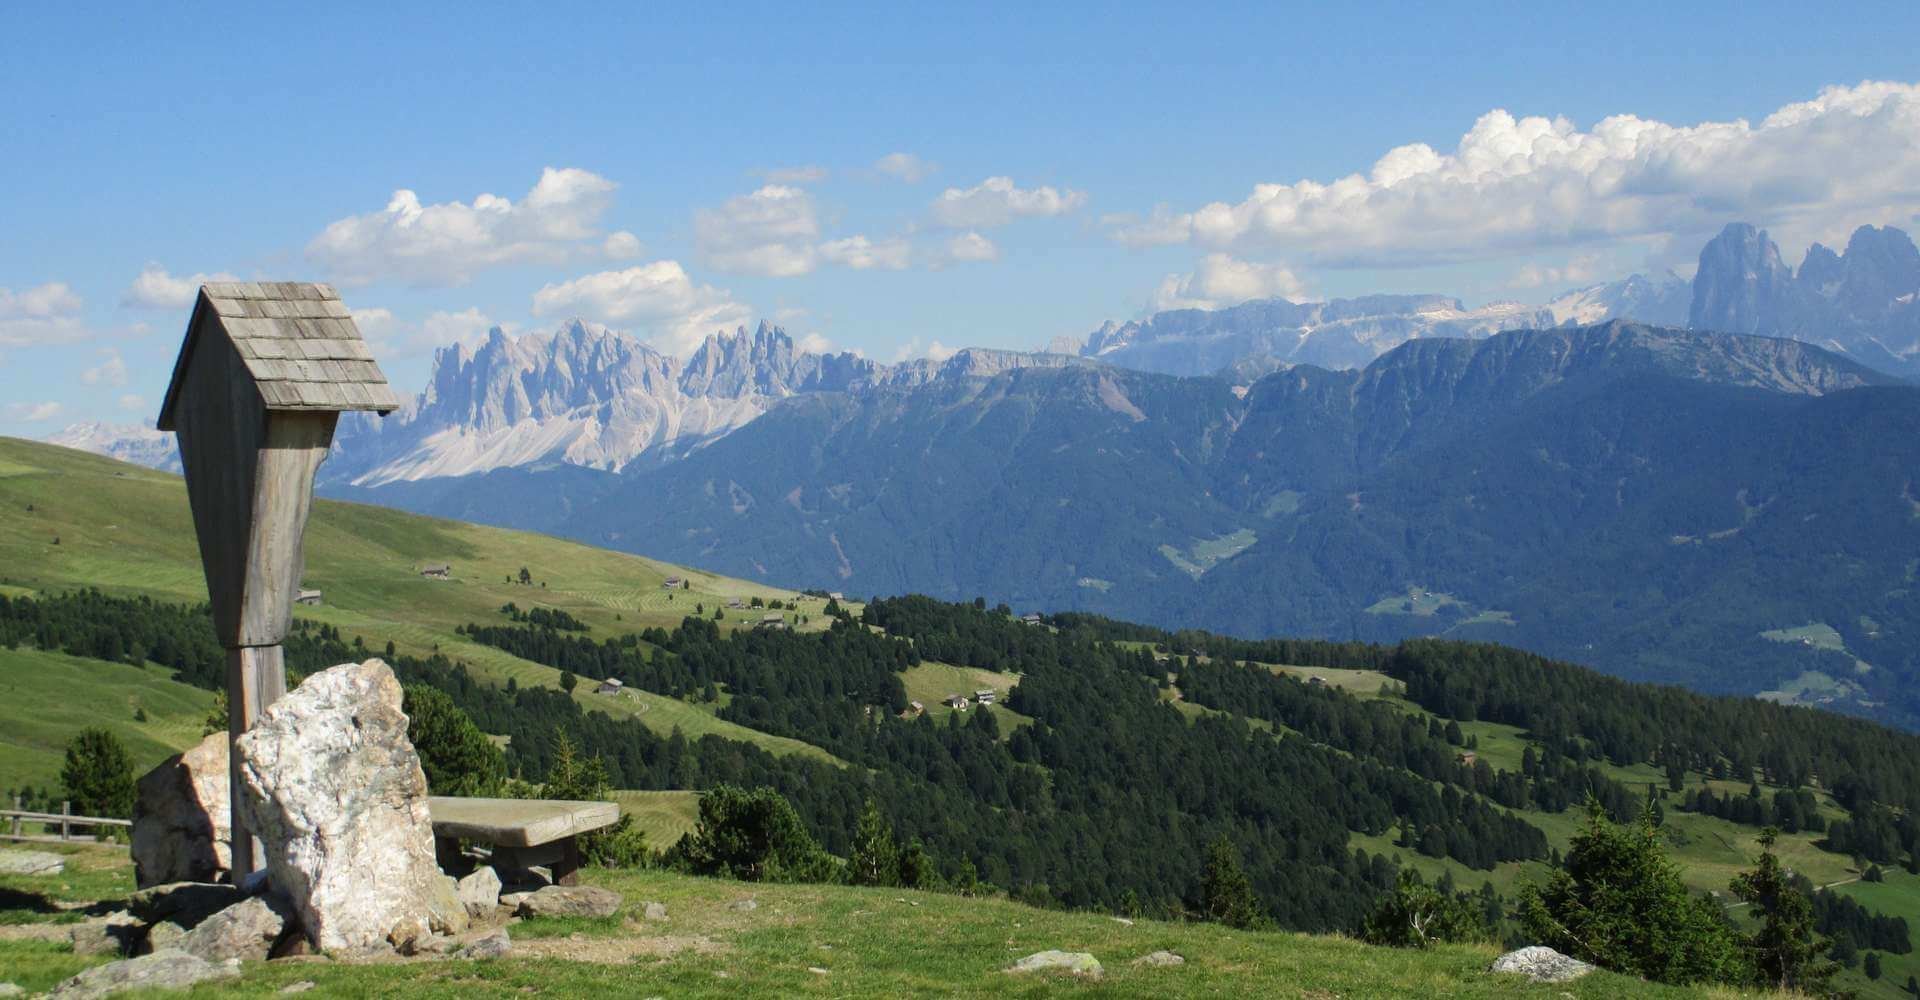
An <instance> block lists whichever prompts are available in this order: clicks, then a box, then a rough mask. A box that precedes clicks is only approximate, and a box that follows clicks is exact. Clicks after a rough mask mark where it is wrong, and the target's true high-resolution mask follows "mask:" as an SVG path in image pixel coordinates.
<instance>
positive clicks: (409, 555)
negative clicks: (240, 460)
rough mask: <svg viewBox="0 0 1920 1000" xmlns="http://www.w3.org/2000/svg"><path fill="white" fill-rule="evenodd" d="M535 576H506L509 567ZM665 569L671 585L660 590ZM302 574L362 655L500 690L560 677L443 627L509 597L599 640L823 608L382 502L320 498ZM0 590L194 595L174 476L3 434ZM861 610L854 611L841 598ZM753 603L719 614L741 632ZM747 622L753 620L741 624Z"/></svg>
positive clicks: (628, 705)
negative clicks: (547, 610)
mask: <svg viewBox="0 0 1920 1000" xmlns="http://www.w3.org/2000/svg"><path fill="white" fill-rule="evenodd" d="M430 563H446V564H449V565H451V566H452V568H453V573H452V579H451V580H445V581H436V580H428V579H424V578H422V577H421V576H420V574H419V570H420V567H422V566H425V565H427V564H430ZM522 567H524V568H526V569H527V570H528V572H529V574H530V576H531V577H532V579H533V581H534V582H533V583H532V584H530V585H522V584H519V583H517V582H510V580H513V579H517V577H518V575H519V572H520V570H521V568H522ZM670 577H677V578H679V579H680V580H681V581H683V583H684V584H685V587H684V588H668V587H666V586H665V582H666V580H667V579H668V578H670ZM302 583H303V584H304V586H306V587H309V588H314V589H318V590H320V591H321V593H322V602H323V603H322V604H321V605H319V606H317V607H301V608H299V609H298V614H299V617H301V618H308V619H312V620H314V621H316V622H322V623H325V624H329V625H334V626H337V627H338V628H339V629H340V630H341V631H342V632H343V633H345V634H347V635H350V636H351V635H358V636H362V637H364V638H365V639H366V642H367V645H368V647H369V648H372V649H381V648H384V646H385V644H386V643H387V642H392V643H393V644H394V646H395V648H396V649H397V650H399V651H401V652H406V653H413V654H416V655H427V654H429V653H432V652H435V651H439V652H444V653H446V654H447V655H448V656H450V657H453V658H455V659H458V660H463V661H465V662H466V663H467V664H469V665H470V666H471V667H472V668H473V669H474V671H475V672H476V673H477V674H478V675H479V676H481V677H484V678H487V679H490V680H493V681H495V682H497V683H504V682H505V681H506V680H507V679H508V678H513V679H514V680H515V681H516V682H518V683H519V684H522V685H544V686H558V684H559V677H560V674H559V671H557V670H554V669H552V668H550V667H545V666H542V665H540V664H537V663H532V662H529V661H527V660H523V659H520V658H518V657H515V656H512V655H510V654H507V653H504V652H501V651H500V650H497V649H493V648H491V647H488V646H482V645H479V644H476V643H471V642H468V641H466V640H465V639H463V638H461V637H460V636H458V635H455V634H454V627H455V626H457V625H464V624H467V623H469V622H475V621H491V620H495V619H498V618H499V608H500V607H501V606H502V605H504V604H507V603H509V602H513V603H517V604H519V605H521V606H522V607H529V606H532V605H535V604H538V605H543V606H546V607H554V608H560V609H562V610H564V611H567V612H568V613H569V614H572V615H574V616H575V617H577V618H579V619H581V620H582V621H585V622H587V623H588V624H590V625H592V626H593V628H594V630H595V633H596V634H619V633H622V632H628V631H636V632H637V631H639V630H640V629H642V628H644V627H647V626H650V625H658V626H662V627H672V626H674V625H677V624H679V622H680V620H681V618H683V617H685V616H686V615H687V614H690V613H692V612H693V611H694V610H695V609H702V610H704V611H705V612H707V613H709V614H711V613H712V612H713V611H715V610H716V609H722V608H724V607H725V605H726V604H727V603H728V602H729V601H731V600H733V599H735V598H739V599H740V600H741V601H742V602H747V601H750V600H751V599H752V598H754V597H759V598H762V599H763V600H776V599H777V600H780V601H783V602H785V601H795V600H800V601H801V607H802V609H803V610H802V611H800V612H798V613H799V614H803V615H808V616H809V617H810V618H812V619H813V621H812V622H811V623H809V624H808V625H805V626H803V628H809V629H813V628H819V627H821V620H822V619H823V618H824V616H822V615H820V614H819V611H820V609H821V608H822V607H823V604H822V602H819V601H815V600H812V599H804V600H802V599H801V598H802V595H800V594H798V593H796V592H793V591H787V590H781V589H778V588H774V587H766V586H762V585H760V584H754V583H748V582H745V581H741V580H734V579H729V578H727V577H721V576H715V575H713V574H710V573H702V572H700V571H698V570H689V569H684V568H681V567H678V566H671V565H668V564H666V563H661V562H657V561H654V560H651V559H645V558H641V557H639V556H632V555H625V554H621V553H616V552H609V551H607V550H604V549H595V548H590V547H588V546H584V545H578V544H575V543H573V542H565V541H561V540H559V539H555V538H550V537H547V536H545V535H537V534H532V533H530V532H523V531H507V530H503V529H499V528H487V527H481V526H479V525H472V524H464V523H461V522H457V521H444V520H439V519H435V518H426V517H419V516H416V515H412V514H404V513H400V512H398V511H393V510H388V509H385V508H381V507H370V506H365V505H361V504H350V503H339V502H335V501H328V500H322V501H319V502H317V503H315V504H314V508H313V517H312V520H311V522H310V524H309V527H308V532H307V568H306V574H305V576H304V577H303V580H302ZM0 587H4V588H6V592H7V593H11V594H16V595H20V594H32V593H45V594H53V593H59V592H61V591H64V590H70V589H74V588H78V587H98V588H100V589H102V590H105V591H109V592H114V593H126V594H145V595H150V596H153V597H157V598H165V599H168V600H175V601H193V602H197V601H204V600H206V594H207V591H206V581H205V578H204V576H203V575H202V573H201V570H200V557H199V549H198V548H197V547H196V544H195V540H194V532H193V522H192V517H191V514H190V512H189V510H188V507H187V498H186V490H185V487H184V484H183V483H182V482H181V480H180V477H178V476H174V475H168V474H166V473H160V472H154V471H152V470H148V469H142V468H139V467H137V466H132V465H128V464H126V463H123V462H117V461H114V460H113V459H109V458H102V457H100V456H96V455H90V454H87V453H85V452H78V451H73V450H70V449H66V448H60V447H56V446H53V445H47V444H42V443H39V442H34V441H23V440H20V439H17V438H0ZM854 607H856V608H857V607H858V605H854ZM760 614H761V612H759V611H757V610H755V611H753V612H748V611H746V610H732V611H730V613H727V619H726V624H729V625H733V626H743V625H745V624H747V623H748V622H749V621H750V620H753V619H757V618H758V617H759V615H760ZM750 616H751V617H750ZM575 696H576V697H577V698H579V699H580V700H581V701H582V702H583V703H584V704H587V705H589V706H591V707H593V708H598V709H601V710H603V711H606V712H607V713H608V714H610V715H616V716H618V715H628V716H635V717H638V718H639V719H641V720H642V721H643V722H645V723H646V724H647V725H648V727H649V728H652V729H654V730H655V731H657V732H661V733H666V732H670V731H671V730H672V729H673V728H674V727H675V726H678V727H680V728H681V729H682V730H683V731H685V732H686V733H687V734H688V735H689V736H692V737H698V736H702V735H705V734H708V733H713V734H717V735H721V736H725V737H728V738H730V739H739V740H744V741H746V742H750V743H754V744H756V745H759V746H761V747H763V748H764V749H767V750H769V751H771V752H774V753H805V754H809V755H813V756H818V757H821V758H827V757H828V756H829V755H827V754H826V753H825V752H824V751H822V750H819V749H818V748H815V747H811V746H808V745H807V744H804V743H801V742H799V741H796V740H788V739H781V738H778V737H774V736H768V735H766V734H764V733H759V732H756V731H755V730H752V729H747V728H745V727H742V726H738V725H734V724H732V723H729V722H724V721H722V720H720V719H717V718H715V717H714V716H713V715H712V713H711V712H709V711H705V710H703V709H702V708H699V707H696V706H691V705H687V704H685V703H682V702H678V701H673V700H672V699H666V698H660V697H659V696H657V695H649V694H647V693H645V692H632V693H631V694H630V695H629V696H627V697H623V698H617V699H616V698H605V697H598V696H595V695H593V694H592V693H591V685H586V684H583V685H581V686H580V687H579V689H578V690H577V691H576V692H575ZM4 710H5V709H4V707H0V711H4Z"/></svg>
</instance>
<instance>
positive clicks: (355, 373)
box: [159, 281, 400, 430]
mask: <svg viewBox="0 0 1920 1000" xmlns="http://www.w3.org/2000/svg"><path fill="white" fill-rule="evenodd" d="M216 326H217V328H218V329H219V331H220V332H222V333H224V334H225V335H226V337H227V339H228V340H229V341H231V342H232V343H233V347H234V350H235V351H237V352H238V353H239V355H240V357H241V359H242V360H243V361H244V362H245V364H246V366H247V373H248V374H249V375H251V376H252V377H253V381H254V384H255V386H257V387H258V389H259V391H260V398H261V400H262V401H264V402H265V403H266V407H267V409H269V410H373V411H376V412H379V413H390V412H392V411H394V410H396V409H399V407H400V401H399V400H398V399H396V398H395V397H394V394H393V390H392V389H391V388H389V387H388V386H387V378H386V376H385V375H382V374H381V373H380V366H379V365H376V364H374V362H373V354H372V353H371V352H370V351H368V350H367V345H366V342H365V341H363V340H361V339H360V330H359V328H358V327H356V326H354V325H353V316H352V314H351V313H349V312H348V311H347V306H346V303H344V302H341V301H340V296H339V294H338V293H337V292H335V291H334V290H333V286H331V285H315V284H308V283H305V282H295V281H231V282H220V283H215V284H207V285H202V286H200V297H199V299H198V301H196V302H195V303H194V306H193V319H192V320H191V321H190V322H189V324H188V326H187V342H186V345H185V346H183V347H182V348H181V349H180V360H179V361H178V362H177V363H176V364H175V366H174V370H173V382H172V384H170V385H169V386H168V387H167V399H166V402H165V403H164V404H162V406H161V408H160V420H159V428H160V429H161V430H172V429H173V408H174V404H175V401H176V400H175V395H176V394H177V393H178V392H179V389H180V384H181V377H182V376H183V375H184V374H185V373H186V371H187V366H188V365H189V364H191V363H192V360H193V352H194V347H195V344H196V342H197V340H198V338H200V337H201V336H203V335H204V334H203V332H202V331H203V330H204V329H206V328H209V327H216Z"/></svg>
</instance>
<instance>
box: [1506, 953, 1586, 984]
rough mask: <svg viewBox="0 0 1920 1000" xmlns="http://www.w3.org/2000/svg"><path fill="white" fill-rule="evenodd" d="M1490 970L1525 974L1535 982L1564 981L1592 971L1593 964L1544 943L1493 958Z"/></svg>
mask: <svg viewBox="0 0 1920 1000" xmlns="http://www.w3.org/2000/svg"><path fill="white" fill-rule="evenodd" d="M1492 971H1494V972H1509V973H1513V974H1515V975H1521V976H1525V977H1527V978H1528V979H1530V980H1532V981H1534V982H1536V983H1565V982H1570V981H1572V980H1575V979H1579V978H1580V977H1581V976H1584V975H1586V974H1587V973H1589V972H1592V971H1593V966H1591V965H1588V964H1587V963H1585V962H1582V961H1580V960H1579V959H1577V958H1569V957H1567V956H1565V955H1562V954H1560V953H1559V952H1557V951H1554V950H1553V949H1552V948H1548V947H1546V946H1544V945H1533V946H1532V947H1528V948H1521V949H1519V950H1517V951H1510V952H1507V953H1506V954H1504V955H1502V956H1500V957H1499V958H1496V959H1494V960H1493V969H1492Z"/></svg>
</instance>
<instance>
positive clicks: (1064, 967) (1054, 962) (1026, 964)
mask: <svg viewBox="0 0 1920 1000" xmlns="http://www.w3.org/2000/svg"><path fill="white" fill-rule="evenodd" d="M1007 971H1008V972H1015V973H1025V972H1064V973H1067V974H1068V975H1073V976H1098V975H1100V972H1101V969H1100V960H1099V959H1097V958H1094V957H1093V956H1092V955H1091V954H1089V953H1087V952H1084V951H1059V950H1055V949H1049V950H1047V951H1037V952H1034V953H1033V954H1031V955H1028V956H1027V957H1025V958H1023V959H1021V960H1020V961H1018V962H1015V963H1013V965H1012V966H1010V967H1008V969H1007Z"/></svg>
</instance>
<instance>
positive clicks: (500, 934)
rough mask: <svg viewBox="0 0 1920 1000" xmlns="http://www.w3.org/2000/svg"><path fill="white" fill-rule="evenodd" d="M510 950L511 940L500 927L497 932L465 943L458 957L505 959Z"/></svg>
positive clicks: (504, 929)
mask: <svg viewBox="0 0 1920 1000" xmlns="http://www.w3.org/2000/svg"><path fill="white" fill-rule="evenodd" d="M512 950H513V938H511V937H509V936H507V929H506V928H504V927H502V928H500V929H499V930H497V931H493V932H492V933H489V934H484V935H481V936H480V937H477V938H474V939H473V940H472V941H469V942H467V945H466V947H464V948H462V949H460V953H459V957H461V958H505V957H506V955H507V953H508V952H510V951H512Z"/></svg>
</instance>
